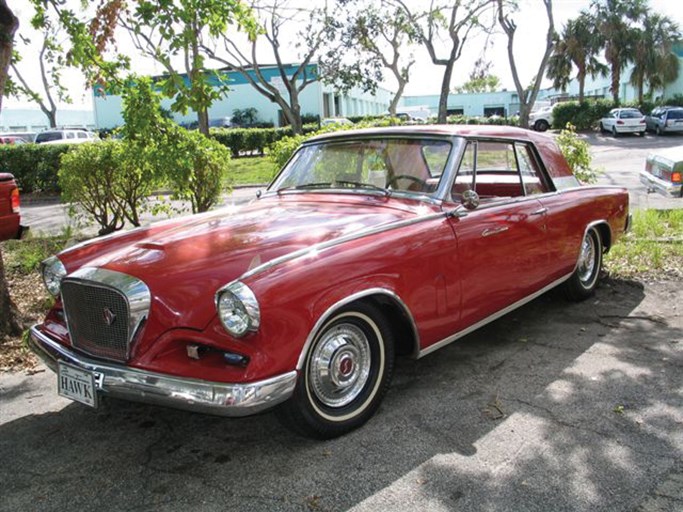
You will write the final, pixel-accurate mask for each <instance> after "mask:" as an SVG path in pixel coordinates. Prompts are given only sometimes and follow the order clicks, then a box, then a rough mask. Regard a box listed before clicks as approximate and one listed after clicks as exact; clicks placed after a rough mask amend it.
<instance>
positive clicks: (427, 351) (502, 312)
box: [413, 272, 574, 359]
mask: <svg viewBox="0 0 683 512" xmlns="http://www.w3.org/2000/svg"><path fill="white" fill-rule="evenodd" d="M573 273H574V272H571V273H569V274H567V275H566V276H563V277H561V278H560V279H557V280H555V281H553V282H552V283H550V284H549V285H547V286H544V287H543V288H541V289H540V290H538V291H537V292H534V293H532V294H531V295H528V296H526V297H524V298H523V299H521V300H518V301H517V302H515V303H514V304H511V305H509V306H507V307H505V308H503V309H501V310H500V311H497V312H496V313H493V314H492V315H490V316H487V317H486V318H484V319H483V320H480V321H479V322H477V323H476V324H473V325H471V326H469V327H467V328H466V329H463V330H462V331H458V332H457V333H455V334H453V335H451V336H449V337H447V338H444V339H443V340H441V341H437V342H436V343H434V344H433V345H430V346H428V347H427V348H425V349H422V350H419V351H418V352H416V353H415V354H414V355H413V357H414V358H415V359H420V358H421V357H424V356H426V355H428V354H431V353H432V352H435V351H437V350H439V349H440V348H442V347H445V346H446V345H449V344H451V343H453V342H454V341H456V340H458V339H460V338H462V337H464V336H467V335H468V334H470V333H471V332H473V331H476V330H477V329H479V328H480V327H483V326H484V325H486V324H489V323H491V322H493V321H494V320H498V319H499V318H500V317H502V316H505V315H507V314H508V313H510V312H511V311H514V310H515V309H517V308H519V307H521V306H523V305H525V304H527V303H529V302H531V301H532V300H534V299H535V298H537V297H540V296H541V295H543V294H544V293H545V292H547V291H549V290H551V289H553V288H555V287H556V286H558V285H560V284H562V283H563V282H564V281H566V280H567V279H569V278H570V277H571V276H572V274H573ZM418 347H419V345H418Z"/></svg>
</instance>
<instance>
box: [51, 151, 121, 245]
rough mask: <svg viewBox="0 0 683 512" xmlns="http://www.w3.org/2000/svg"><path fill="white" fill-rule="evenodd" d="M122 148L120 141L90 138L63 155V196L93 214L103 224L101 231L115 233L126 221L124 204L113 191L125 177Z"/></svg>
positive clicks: (61, 171)
mask: <svg viewBox="0 0 683 512" xmlns="http://www.w3.org/2000/svg"><path fill="white" fill-rule="evenodd" d="M122 150H123V147H122V145H121V143H120V142H118V141H101V142H88V143H85V144H79V145H78V146H77V147H75V148H74V150H73V151H69V152H67V153H64V155H63V156H62V162H61V168H60V170H59V185H60V187H61V189H62V199H63V200H64V201H66V202H69V203H73V204H76V205H78V206H79V207H80V208H81V209H82V210H83V211H84V212H85V213H86V214H87V215H89V216H90V217H92V218H93V219H94V220H95V222H97V224H98V225H99V226H100V230H99V234H100V235H106V234H109V233H113V232H114V231H116V230H118V229H121V228H122V227H123V224H124V215H123V212H122V211H121V206H120V205H119V204H118V202H117V201H116V200H115V199H114V192H113V191H114V190H115V189H117V188H118V186H117V182H118V180H121V179H122V177H121V176H122V173H121V171H122V169H121V161H122Z"/></svg>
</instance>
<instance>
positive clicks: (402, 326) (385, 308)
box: [358, 294, 418, 355]
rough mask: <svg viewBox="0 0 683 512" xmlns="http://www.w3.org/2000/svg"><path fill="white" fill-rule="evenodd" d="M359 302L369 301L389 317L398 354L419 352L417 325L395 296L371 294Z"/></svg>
mask: <svg viewBox="0 0 683 512" xmlns="http://www.w3.org/2000/svg"><path fill="white" fill-rule="evenodd" d="M358 302H367V303H370V304H372V305H374V306H375V307H377V308H378V309H379V310H380V311H381V312H382V314H383V315H385V317H386V319H387V323H388V324H389V326H390V327H391V331H392V334H393V335H394V350H395V353H396V355H412V354H415V353H417V348H418V347H417V338H416V333H415V327H414V325H413V322H412V320H411V319H410V317H409V316H408V315H409V313H408V312H407V311H406V309H405V307H404V306H403V305H402V304H400V303H399V301H397V300H396V299H394V298H393V297H390V296H388V295H383V294H376V295H369V296H367V297H363V298H362V299H359V300H358Z"/></svg>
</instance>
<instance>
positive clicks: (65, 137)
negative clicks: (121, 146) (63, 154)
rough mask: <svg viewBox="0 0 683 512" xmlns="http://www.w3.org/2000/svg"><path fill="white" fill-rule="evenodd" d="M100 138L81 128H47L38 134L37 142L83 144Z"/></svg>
mask: <svg viewBox="0 0 683 512" xmlns="http://www.w3.org/2000/svg"><path fill="white" fill-rule="evenodd" d="M96 140H98V138H97V135H95V134H94V133H92V132H90V131H88V130H86V129H80V128H63V129H53V130H45V131H42V132H40V133H39V134H38V135H36V139H35V142H36V144H81V143H83V142H93V141H96Z"/></svg>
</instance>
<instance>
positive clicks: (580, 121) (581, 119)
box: [553, 98, 683, 130]
mask: <svg viewBox="0 0 683 512" xmlns="http://www.w3.org/2000/svg"><path fill="white" fill-rule="evenodd" d="M681 99H683V98H681ZM655 106H656V104H655V103H652V102H649V101H644V102H643V103H638V102H637V101H629V102H626V103H622V104H620V105H617V104H616V103H614V102H613V101H612V100H608V99H601V100H590V101H584V102H583V103H578V102H576V101H567V102H564V103H558V104H557V105H555V107H554V108H553V128H563V127H565V126H566V125H567V123H571V124H572V125H573V126H575V127H576V129H577V130H592V129H595V128H597V127H598V123H599V122H600V119H602V118H603V117H605V115H607V113H608V112H609V111H610V110H612V109H613V108H617V107H624V108H637V109H639V110H640V111H641V112H642V113H643V114H647V113H649V112H651V111H652V109H653V108H655Z"/></svg>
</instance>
